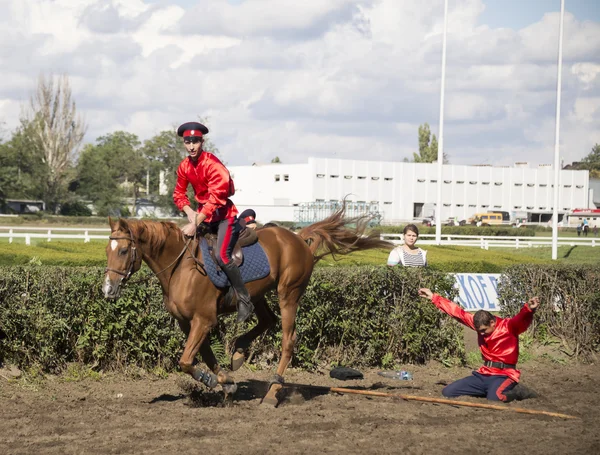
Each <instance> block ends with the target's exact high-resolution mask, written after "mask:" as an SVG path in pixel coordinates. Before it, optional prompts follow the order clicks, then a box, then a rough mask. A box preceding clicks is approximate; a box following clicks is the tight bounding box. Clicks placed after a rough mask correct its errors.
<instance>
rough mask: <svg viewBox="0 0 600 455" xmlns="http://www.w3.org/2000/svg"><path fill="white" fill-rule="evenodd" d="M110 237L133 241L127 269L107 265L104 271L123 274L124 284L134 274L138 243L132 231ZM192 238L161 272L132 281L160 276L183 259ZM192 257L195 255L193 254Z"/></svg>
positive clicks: (142, 280) (122, 281)
mask: <svg viewBox="0 0 600 455" xmlns="http://www.w3.org/2000/svg"><path fill="white" fill-rule="evenodd" d="M108 239H109V240H129V241H130V242H131V261H130V262H129V267H128V268H127V271H126V272H123V271H121V270H116V269H111V268H108V267H106V268H105V269H104V273H106V272H114V273H116V274H118V275H121V276H122V277H123V278H121V284H124V283H125V282H126V281H127V280H128V279H129V277H130V276H131V275H132V274H133V267H134V266H135V262H136V261H137V247H136V244H135V239H134V238H133V236H132V235H131V233H130V236H129V237H126V236H123V237H113V236H110V237H108ZM192 240H193V239H192V238H191V237H190V238H189V239H188V240H187V241H186V242H185V245H184V246H183V249H182V250H181V253H179V254H178V255H177V257H176V258H175V260H174V261H173V262H171V263H170V264H169V265H168V266H166V267H165V268H164V269H162V270H161V271H160V272H157V273H153V274H152V275H149V276H147V277H146V278H142V279H139V280H136V281H132V282H131V283H133V284H138V283H144V282H146V281H148V280H149V279H150V278H152V277H154V276H158V275H160V274H161V273H163V272H164V271H166V270H167V269H169V268H171V267H172V266H173V265H174V264H175V263H176V262H177V261H179V259H181V257H182V256H183V254H184V253H185V252H186V250H188V251H189V245H190V242H191V241H192ZM190 254H191V252H190ZM192 257H193V255H192ZM194 259H195V258H194ZM196 262H198V263H199V261H198V260H197V259H196ZM200 265H201V266H204V265H203V264H202V263H200Z"/></svg>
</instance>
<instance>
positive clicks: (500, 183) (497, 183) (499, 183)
mask: <svg viewBox="0 0 600 455" xmlns="http://www.w3.org/2000/svg"><path fill="white" fill-rule="evenodd" d="M494 185H496V186H500V185H502V182H494Z"/></svg>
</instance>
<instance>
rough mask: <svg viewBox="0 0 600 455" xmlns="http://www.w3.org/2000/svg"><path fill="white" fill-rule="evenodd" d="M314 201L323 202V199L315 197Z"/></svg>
mask: <svg viewBox="0 0 600 455" xmlns="http://www.w3.org/2000/svg"><path fill="white" fill-rule="evenodd" d="M315 202H325V199H315Z"/></svg>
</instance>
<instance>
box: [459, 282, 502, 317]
mask: <svg viewBox="0 0 600 455" xmlns="http://www.w3.org/2000/svg"><path fill="white" fill-rule="evenodd" d="M454 278H455V283H456V284H455V286H456V287H457V288H458V291H459V296H458V298H457V302H458V303H460V304H461V305H462V306H463V308H464V309H465V310H468V311H477V310H479V309H484V310H489V311H498V281H499V276H498V275H493V274H488V273H482V274H475V273H473V274H471V273H464V274H463V273H457V274H455V275H454ZM488 280H489V281H488Z"/></svg>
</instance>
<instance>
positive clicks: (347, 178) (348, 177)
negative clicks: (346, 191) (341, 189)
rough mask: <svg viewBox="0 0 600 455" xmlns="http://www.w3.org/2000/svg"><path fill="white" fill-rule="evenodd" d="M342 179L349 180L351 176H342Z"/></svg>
mask: <svg viewBox="0 0 600 455" xmlns="http://www.w3.org/2000/svg"><path fill="white" fill-rule="evenodd" d="M344 178H345V179H346V180H350V179H351V178H352V176H351V175H344Z"/></svg>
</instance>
